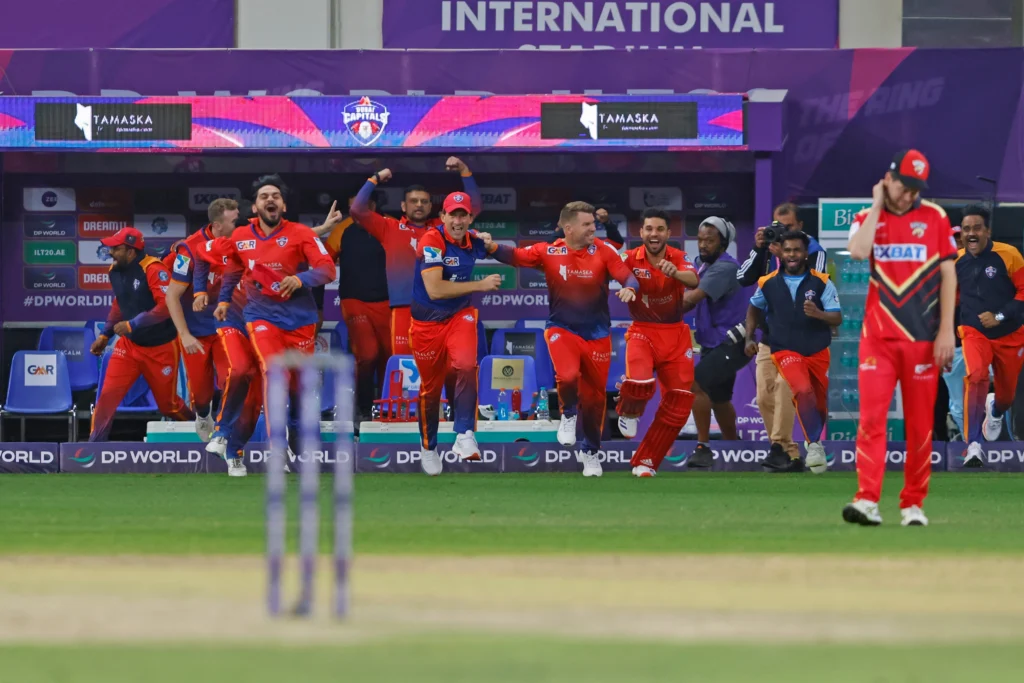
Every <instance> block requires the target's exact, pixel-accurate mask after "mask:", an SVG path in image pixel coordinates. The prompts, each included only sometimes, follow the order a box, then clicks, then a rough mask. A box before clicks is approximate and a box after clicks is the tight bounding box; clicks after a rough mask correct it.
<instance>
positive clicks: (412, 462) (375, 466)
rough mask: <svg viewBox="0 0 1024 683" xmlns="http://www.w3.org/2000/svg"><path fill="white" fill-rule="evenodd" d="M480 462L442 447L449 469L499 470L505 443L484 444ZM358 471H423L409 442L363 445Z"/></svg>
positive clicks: (455, 470)
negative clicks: (462, 460)
mask: <svg viewBox="0 0 1024 683" xmlns="http://www.w3.org/2000/svg"><path fill="white" fill-rule="evenodd" d="M480 450H481V453H480V461H479V462H469V461H466V462H460V461H459V457H458V456H457V455H455V453H453V452H452V451H451V450H441V449H439V451H438V452H439V453H440V455H441V460H442V461H443V463H444V471H445V472H446V473H462V474H466V473H473V472H485V473H491V474H496V473H498V472H501V471H502V460H503V455H504V450H505V445H504V444H487V443H485V444H481V445H480ZM356 471H357V472H367V473H371V472H407V473H411V472H420V471H421V469H420V450H419V447H418V446H416V445H410V444H382V443H373V444H366V445H365V446H364V445H360V446H359V447H358V449H357V458H356Z"/></svg>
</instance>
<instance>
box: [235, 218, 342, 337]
mask: <svg viewBox="0 0 1024 683" xmlns="http://www.w3.org/2000/svg"><path fill="white" fill-rule="evenodd" d="M228 239H229V241H230V244H229V245H228V250H229V251H230V252H231V253H230V254H229V255H228V265H227V266H226V270H225V272H224V281H223V283H222V285H221V291H220V296H219V297H218V300H219V302H220V303H228V302H230V301H231V290H232V289H234V287H235V285H236V284H237V283H238V282H239V280H241V282H242V288H243V290H244V291H245V298H246V303H245V310H244V312H243V316H244V317H245V321H246V322H247V323H252V322H256V321H260V320H262V321H265V322H268V323H271V324H272V325H274V326H275V327H278V328H280V329H282V330H296V329H298V328H300V327H304V326H306V325H315V324H316V322H317V319H318V316H317V309H316V302H315V301H314V300H313V292H312V290H313V288H314V287H319V286H320V285H326V284H328V283H329V282H332V281H333V280H334V275H335V273H336V271H335V268H334V260H333V259H332V258H331V257H330V256H329V255H328V254H327V249H325V248H324V245H323V243H321V242H320V240H319V239H318V238H317V236H316V235H315V234H314V233H313V231H312V230H311V229H310V228H309V227H308V226H305V225H303V224H301V223H293V222H292V221H284V220H283V221H281V223H280V225H278V226H277V227H276V228H275V229H274V230H273V231H271V232H270V234H267V233H264V232H263V229H262V228H261V227H260V226H259V225H258V223H257V222H253V223H249V224H248V225H246V226H243V227H241V228H236V229H235V231H234V232H233V233H231V237H230V238H228ZM254 271H256V273H254ZM262 273H270V275H271V276H272V277H273V278H274V279H275V280H276V282H280V281H281V280H283V279H284V278H286V277H291V276H295V277H297V278H299V280H300V281H301V282H302V288H301V289H299V290H298V291H297V292H295V293H294V294H293V295H292V296H291V298H289V299H282V298H281V296H280V295H278V294H277V292H276V291H275V289H274V287H273V286H272V285H271V286H268V285H267V284H266V277H264V276H263V275H262ZM276 282H275V283H274V284H276Z"/></svg>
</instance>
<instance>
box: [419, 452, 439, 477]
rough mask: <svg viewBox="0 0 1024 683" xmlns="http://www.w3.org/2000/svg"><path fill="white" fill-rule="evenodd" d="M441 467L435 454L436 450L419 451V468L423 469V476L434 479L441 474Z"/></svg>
mask: <svg viewBox="0 0 1024 683" xmlns="http://www.w3.org/2000/svg"><path fill="white" fill-rule="evenodd" d="M441 466H442V463H441V456H440V455H438V454H437V451H436V450H433V451H420V467H421V468H422V469H423V474H425V475H427V476H428V477H436V476H437V475H439V474H441Z"/></svg>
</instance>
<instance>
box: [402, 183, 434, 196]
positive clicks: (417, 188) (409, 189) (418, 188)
mask: <svg viewBox="0 0 1024 683" xmlns="http://www.w3.org/2000/svg"><path fill="white" fill-rule="evenodd" d="M410 192H427V188H425V187H423V186H422V185H410V186H408V187H407V188H405V192H403V193H402V199H405V198H406V197H408V196H409V193H410ZM427 194H430V193H429V192H427Z"/></svg>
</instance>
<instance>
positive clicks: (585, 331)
mask: <svg viewBox="0 0 1024 683" xmlns="http://www.w3.org/2000/svg"><path fill="white" fill-rule="evenodd" d="M558 225H559V226H560V227H561V228H562V229H563V230H564V231H565V238H564V239H559V240H556V241H555V242H554V243H553V244H547V243H545V242H539V243H537V244H532V245H530V246H529V247H525V248H513V247H510V246H507V245H498V247H497V249H496V250H495V251H494V253H493V255H492V258H494V259H496V260H498V261H501V262H502V263H507V264H509V265H513V266H518V267H520V268H537V269H540V270H543V271H544V277H545V279H546V280H547V285H548V291H549V296H550V299H549V308H550V314H549V316H548V322H547V326H546V327H547V329H546V330H545V331H544V339H545V341H547V344H548V350H549V352H550V353H551V361H552V362H553V363H554V366H555V382H556V384H557V386H558V402H559V404H560V406H561V412H562V419H561V422H560V423H559V425H558V442H559V443H560V444H562V445H563V446H565V447H566V448H571V447H574V446H575V445H576V415H577V407H578V409H579V410H581V411H582V412H583V449H582V450H581V451H579V455H578V458H579V459H580V460H581V461H582V462H583V476H584V477H600V476H601V474H602V470H601V461H600V460H599V459H598V450H600V448H601V432H602V430H603V427H604V418H605V407H606V395H605V390H606V387H607V385H608V368H609V366H610V365H611V360H612V343H611V338H610V336H609V334H610V329H611V314H610V313H609V311H608V280H609V278H614V279H615V280H616V281H618V282H619V284H621V285H622V286H623V289H620V290H619V291H618V292H617V293H616V294H617V296H618V297H619V299H620V300H622V301H623V302H625V303H629V302H630V301H632V300H633V299H634V298H635V297H636V291H637V289H638V288H639V285H638V284H637V280H636V278H635V277H634V276H633V273H631V272H630V270H629V268H628V267H627V266H626V264H625V263H623V262H622V259H621V258H620V257H619V254H618V253H617V252H616V251H615V249H614V248H612V246H611V245H609V244H607V243H605V242H603V241H602V240H599V239H596V238H595V237H594V232H595V230H596V228H595V224H594V207H593V206H591V205H590V204H587V203H586V202H571V203H569V204H566V205H565V208H563V209H562V212H561V214H560V215H559V217H558ZM486 239H487V238H486V237H485V240H486Z"/></svg>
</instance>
